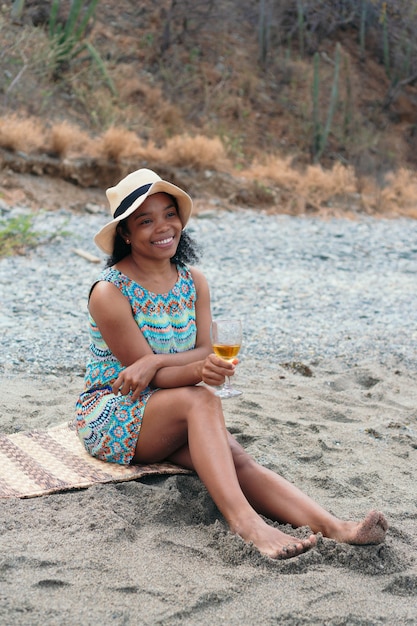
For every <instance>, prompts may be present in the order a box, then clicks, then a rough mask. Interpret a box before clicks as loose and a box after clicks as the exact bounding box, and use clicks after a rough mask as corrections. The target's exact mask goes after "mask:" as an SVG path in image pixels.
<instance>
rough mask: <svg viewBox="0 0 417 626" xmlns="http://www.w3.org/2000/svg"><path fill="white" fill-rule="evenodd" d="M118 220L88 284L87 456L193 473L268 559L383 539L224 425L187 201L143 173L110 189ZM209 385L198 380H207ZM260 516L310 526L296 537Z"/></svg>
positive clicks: (227, 371) (376, 521)
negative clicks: (321, 542)
mask: <svg viewBox="0 0 417 626" xmlns="http://www.w3.org/2000/svg"><path fill="white" fill-rule="evenodd" d="M107 198H108V200H109V203H110V209H111V214H112V216H113V219H112V220H111V221H110V222H109V223H108V224H106V225H105V226H104V227H103V228H102V229H101V230H100V231H99V233H98V234H97V235H96V237H95V242H96V243H97V245H98V246H99V247H100V248H101V249H102V250H103V251H104V252H106V253H108V254H109V255H110V258H109V261H108V263H107V267H106V269H105V270H104V271H103V272H102V274H101V275H100V277H99V279H98V281H97V282H96V283H94V285H93V286H92V289H91V292H90V299H89V314H90V333H91V346H90V359H89V363H88V365H87V371H86V377H85V390H84V392H83V393H82V394H81V396H80V398H79V400H78V403H77V429H78V433H79V436H80V438H81V440H82V441H83V443H84V445H85V447H86V449H87V450H88V451H89V452H90V454H92V455H94V456H96V457H98V458H100V459H103V460H106V461H109V462H116V463H123V464H129V463H154V462H160V461H163V460H166V461H171V462H173V463H177V464H178V465H181V466H184V467H187V468H190V469H193V470H194V471H196V472H197V474H198V476H199V477H200V479H201V480H202V481H203V483H204V485H205V486H206V488H207V490H208V491H209V493H210V495H211V496H212V498H213V500H214V502H215V503H216V505H217V507H218V509H219V510H220V512H221V513H222V515H223V516H224V518H225V520H226V521H227V523H228V525H229V528H230V530H231V531H232V532H233V533H236V534H238V535H240V536H241V537H242V538H243V539H244V540H245V541H246V542H252V543H253V544H254V545H255V546H256V547H257V548H258V550H259V551H260V552H261V553H263V554H265V555H268V556H270V557H272V558H288V557H292V556H295V555H298V554H300V553H302V552H304V551H306V550H308V549H310V548H312V547H313V546H314V545H315V544H316V533H319V532H320V533H322V534H323V535H324V536H325V537H330V538H333V539H335V540H337V541H341V542H348V543H356V544H366V543H379V542H382V541H383V540H384V537H385V533H386V530H387V527H388V525H387V522H386V520H385V517H384V516H383V515H382V514H381V513H379V512H376V511H371V512H370V513H369V514H368V515H367V517H366V518H365V519H364V520H363V521H362V522H348V521H343V520H340V519H338V518H336V517H334V516H333V515H331V514H330V513H328V512H327V511H325V510H324V509H323V508H322V507H320V506H319V505H318V504H316V503H315V502H314V501H313V500H311V499H310V498H309V497H308V496H306V495H305V494H303V493H302V492H301V491H300V490H299V489H298V488H297V487H295V486H294V485H292V484H290V483H289V482H288V481H286V480H285V479H284V478H282V477H280V476H279V475H277V474H275V473H274V472H272V471H270V470H268V469H266V468H264V467H262V466H260V465H259V464H257V463H256V462H255V460H254V459H252V458H251V457H250V456H249V455H248V454H247V453H246V452H245V450H244V449H243V448H242V447H241V446H240V445H239V444H238V443H237V441H236V440H235V439H234V438H233V437H232V435H231V434H230V433H228V431H227V430H226V427H225V421H224V416H223V412H222V406H221V402H220V400H219V398H218V397H217V396H216V395H215V394H214V393H213V391H212V390H211V389H210V387H213V386H218V385H221V384H222V383H223V382H224V379H225V376H232V375H233V373H234V369H235V365H236V363H237V360H235V362H234V363H228V362H226V361H223V360H222V359H220V358H219V357H217V356H216V355H215V354H213V353H212V348H211V343H210V324H211V312H210V295H209V288H208V285H207V281H206V279H205V277H204V276H203V274H202V273H201V272H200V271H199V270H197V269H196V268H195V267H191V266H190V267H188V263H191V262H194V261H195V260H196V258H197V255H196V251H195V247H194V244H193V242H192V240H191V239H190V238H189V236H188V234H187V233H186V232H185V231H184V230H183V229H184V227H185V225H186V223H187V221H188V219H189V217H190V214H191V210H192V201H191V198H190V197H189V196H188V195H187V194H186V193H185V192H184V191H182V190H181V189H179V188H178V187H176V186H175V185H172V184H171V183H169V182H166V181H163V180H162V179H161V178H160V177H159V176H158V175H157V174H156V173H155V172H152V171H151V170H148V169H140V170H138V171H136V172H133V173H131V174H129V175H128V176H126V178H124V179H123V180H121V181H120V182H119V183H118V184H117V185H116V186H115V187H112V188H110V189H108V190H107ZM201 382H203V383H205V385H199V383H201ZM261 515H263V516H265V517H268V518H270V519H272V520H276V521H280V522H285V523H289V524H291V525H292V526H294V527H298V526H305V525H308V526H309V527H310V528H311V530H312V531H313V533H314V534H312V535H311V536H310V537H308V538H307V539H299V538H296V537H291V536H289V535H287V534H285V533H283V532H281V531H280V530H279V529H277V528H275V527H273V526H271V525H269V524H267V523H266V522H265V521H264V519H263V518H262V517H261Z"/></svg>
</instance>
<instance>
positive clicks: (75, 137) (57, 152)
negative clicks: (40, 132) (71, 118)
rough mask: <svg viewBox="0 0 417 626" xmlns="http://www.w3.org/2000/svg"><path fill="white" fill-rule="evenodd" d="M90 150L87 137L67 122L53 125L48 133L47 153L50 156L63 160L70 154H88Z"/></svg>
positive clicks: (89, 142) (89, 141)
mask: <svg viewBox="0 0 417 626" xmlns="http://www.w3.org/2000/svg"><path fill="white" fill-rule="evenodd" d="M90 149H91V139H90V137H89V135H87V133H84V132H83V131H82V130H81V129H80V128H78V127H77V126H74V125H73V124H70V123H69V122H67V121H64V122H59V123H58V124H54V126H52V128H51V129H50V131H49V137H48V142H47V151H48V153H49V154H51V155H52V156H55V157H58V158H60V159H63V158H65V157H67V156H68V155H70V154H71V155H81V154H88V153H89V152H90Z"/></svg>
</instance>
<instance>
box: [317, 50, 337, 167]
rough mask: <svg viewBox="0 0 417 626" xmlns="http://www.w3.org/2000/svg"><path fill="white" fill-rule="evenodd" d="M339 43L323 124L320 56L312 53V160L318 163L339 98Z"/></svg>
mask: <svg viewBox="0 0 417 626" xmlns="http://www.w3.org/2000/svg"><path fill="white" fill-rule="evenodd" d="M340 56H341V54H340V44H339V43H338V44H336V54H335V61H334V72H333V83H332V89H331V94H330V101H329V107H328V111H327V119H326V122H325V124H324V125H323V123H322V121H321V119H320V102H319V100H320V57H319V54H318V52H316V53H315V55H314V66H313V146H312V151H313V160H314V162H315V163H318V162H319V161H320V159H321V157H322V155H323V152H324V150H325V148H326V144H327V140H328V138H329V134H330V130H331V128H332V123H333V116H334V112H335V110H336V106H337V102H338V98H339V70H340Z"/></svg>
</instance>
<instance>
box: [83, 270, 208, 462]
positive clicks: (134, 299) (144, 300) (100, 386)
mask: <svg viewBox="0 0 417 626" xmlns="http://www.w3.org/2000/svg"><path fill="white" fill-rule="evenodd" d="M177 271H178V279H177V281H176V283H175V285H174V287H173V288H172V289H171V291H169V292H168V293H164V294H155V293H152V292H151V291H148V290H147V289H144V288H143V287H141V286H140V285H139V284H138V283H136V282H135V281H133V280H131V279H130V278H128V277H127V276H125V274H122V273H121V272H120V271H119V270H117V269H114V268H107V269H105V270H103V272H102V273H101V274H100V276H99V278H98V280H104V281H107V282H110V283H112V284H113V285H115V286H116V287H117V288H118V289H119V290H120V291H121V293H122V294H123V295H124V296H125V297H126V298H128V300H129V302H130V306H131V308H132V313H133V316H134V318H135V321H136V323H137V325H138V326H139V328H140V330H141V331H142V333H143V335H144V337H145V339H146V340H147V342H148V344H149V345H150V347H151V348H152V350H153V352H154V353H155V354H170V353H176V352H185V351H186V350H192V349H193V348H194V347H195V340H196V323H195V302H196V298H197V294H196V289H195V285H194V281H193V278H192V275H191V272H190V270H189V269H188V268H186V267H184V266H178V267H177ZM89 323H90V354H89V359H88V363H87V369H86V373H85V379H84V383H85V384H84V391H83V393H82V394H81V395H80V397H79V398H78V401H77V404H76V418H75V426H76V428H77V431H78V435H79V437H80V439H81V441H82V443H83V444H84V446H85V448H86V450H87V451H88V452H89V453H90V454H91V455H92V456H95V457H97V458H99V459H102V460H104V461H109V462H112V463H120V464H122V465H128V464H129V463H131V461H132V458H133V455H134V453H135V448H136V443H137V440H138V437H139V431H140V427H141V424H142V417H143V413H144V410H145V407H146V403H147V401H148V400H149V398H150V397H151V395H152V394H153V393H155V391H157V389H155V388H151V387H149V386H148V387H146V389H144V390H143V391H142V393H141V395H140V397H139V399H138V400H135V401H134V402H133V401H132V392H130V393H129V394H128V395H126V396H123V395H114V394H113V393H112V390H111V387H112V384H113V382H114V380H115V379H116V378H117V376H118V375H119V373H120V371H121V370H122V369H124V368H123V365H122V364H121V363H120V361H118V360H117V359H116V357H115V356H114V355H113V353H112V352H111V351H110V349H109V348H108V346H107V345H106V343H105V342H104V339H103V337H102V336H101V333H100V331H99V329H98V327H97V325H96V323H95V322H94V320H93V318H92V317H91V315H89Z"/></svg>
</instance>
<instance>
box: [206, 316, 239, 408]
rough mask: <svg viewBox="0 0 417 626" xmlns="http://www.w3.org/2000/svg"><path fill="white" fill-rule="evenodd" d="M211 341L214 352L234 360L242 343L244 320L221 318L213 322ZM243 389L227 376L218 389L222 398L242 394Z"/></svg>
mask: <svg viewBox="0 0 417 626" xmlns="http://www.w3.org/2000/svg"><path fill="white" fill-rule="evenodd" d="M211 343H212V345H213V352H214V353H215V354H217V356H219V357H220V358H221V359H224V360H225V361H233V359H234V358H235V357H236V356H237V355H238V353H239V350H240V346H241V344H242V322H241V321H240V320H237V319H219V320H214V321H213V322H212V323H211ZM241 394H242V392H241V391H238V390H237V389H234V388H233V387H232V386H231V384H230V379H229V377H228V376H226V379H225V381H224V385H223V387H222V388H221V389H219V390H218V391H216V395H217V396H219V397H220V398H233V397H235V396H240V395H241Z"/></svg>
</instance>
